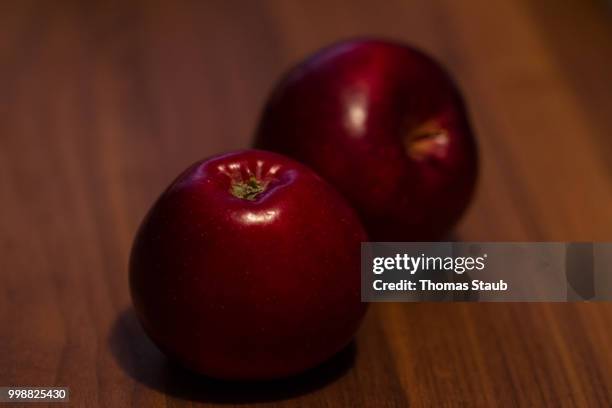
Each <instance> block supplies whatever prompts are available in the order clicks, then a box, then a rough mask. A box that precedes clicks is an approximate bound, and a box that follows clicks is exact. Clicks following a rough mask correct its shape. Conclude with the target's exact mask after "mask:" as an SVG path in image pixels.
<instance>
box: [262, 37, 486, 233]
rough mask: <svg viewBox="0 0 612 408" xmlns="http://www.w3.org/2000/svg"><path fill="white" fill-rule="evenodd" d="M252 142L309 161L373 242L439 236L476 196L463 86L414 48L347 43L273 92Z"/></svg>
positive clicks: (472, 145) (300, 67) (324, 53)
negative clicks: (348, 205) (342, 198)
mask: <svg viewBox="0 0 612 408" xmlns="http://www.w3.org/2000/svg"><path fill="white" fill-rule="evenodd" d="M255 145H256V146H257V147H258V148H262V149H266V150H272V151H276V152H280V153H283V154H286V155H288V156H290V157H293V158H295V159H297V160H298V161H301V162H302V163H305V164H307V165H308V166H310V167H311V168H312V169H314V170H315V171H316V172H317V173H318V174H319V175H321V176H322V177H323V178H325V179H327V181H329V182H330V183H331V184H332V185H334V186H335V187H336V188H337V189H338V190H339V191H340V192H341V193H342V194H343V195H344V196H345V197H346V198H347V199H348V200H349V202H350V203H351V204H352V205H353V207H355V209H357V210H358V212H359V214H360V216H361V218H362V221H363V222H364V224H365V227H366V229H367V230H368V234H369V235H370V237H371V238H372V239H374V240H377V241H417V240H420V241H427V240H435V239H439V238H442V237H443V236H444V235H445V234H447V233H448V232H449V230H450V229H451V227H452V226H453V225H454V224H455V223H456V221H457V220H458V219H459V218H460V216H461V214H462V213H463V212H464V210H465V209H466V207H467V205H468V203H469V201H470V197H471V196H472V193H473V190H474V185H475V182H476V175H477V167H478V166H477V164H478V161H477V152H476V145H475V141H474V137H473V135H472V131H471V130H470V125H469V123H468V119H467V115H466V109H465V107H464V103H463V100H462V98H461V95H460V93H459V91H458V90H457V87H456V86H455V85H454V83H453V81H452V80H451V78H450V77H449V76H448V75H447V73H446V72H445V71H444V70H443V69H442V68H441V67H440V65H439V64H438V63H436V62H435V61H434V60H432V59H431V58H430V57H428V56H426V55H425V54H423V53H421V52H419V51H417V50H415V49H413V48H410V47H408V46H405V45H402V44H397V43H393V42H388V41H379V40H353V41H347V42H341V43H339V44H336V45H333V46H331V47H328V48H325V49H323V50H322V51H320V52H318V53H316V54H314V55H313V56H311V57H310V58H308V59H307V60H305V61H304V62H302V63H300V64H299V65H298V66H297V67H295V68H293V69H292V70H291V71H290V72H289V73H288V74H287V75H286V77H285V78H284V79H283V80H282V82H281V83H280V84H279V85H278V86H277V87H276V89H275V90H274V92H273V94H272V96H271V98H270V100H269V102H268V104H267V106H266V108H265V110H264V113H263V116H262V119H261V123H260V126H259V130H258V134H257V138H256V142H255Z"/></svg>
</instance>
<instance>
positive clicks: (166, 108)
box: [0, 0, 612, 407]
mask: <svg viewBox="0 0 612 408" xmlns="http://www.w3.org/2000/svg"><path fill="white" fill-rule="evenodd" d="M370 34H372V35H377V36H384V37H391V38H397V39H402V40H406V41H409V42H410V43H413V44H415V45H417V46H419V47H422V48H423V49H425V50H427V51H429V52H430V53H431V54H433V55H434V56H436V57H437V58H438V59H440V60H441V61H442V62H443V63H444V64H445V65H446V66H447V67H448V68H449V69H450V70H451V72H452V73H453V74H454V76H455V77H456V78H457V81H458V82H459V84H460V85H461V88H462V89H463V90H464V93H465V95H466V98H467V101H468V103H469V106H470V111H471V116H472V119H473V123H474V126H475V128H476V130H477V132H478V136H479V140H480V149H481V153H482V169H483V171H482V177H481V179H480V184H479V190H478V194H477V197H476V199H475V201H474V203H473V205H472V206H471V208H470V210H469V213H468V214H467V215H466V217H465V218H464V220H463V221H462V223H461V224H460V225H459V227H458V229H457V233H456V234H457V237H458V238H459V239H462V240H596V241H605V240H611V238H612V206H611V203H612V159H611V157H612V138H611V135H612V115H611V113H612V12H611V10H610V8H609V7H608V6H607V5H606V3H605V2H598V1H596V0H592V1H580V0H568V1H565V2H558V1H554V0H542V1H538V2H533V1H529V0H512V1H495V2H490V1H486V0H469V1H454V0H436V1H427V0H422V1H417V0H414V1H389V2H373V1H360V0H356V1H345V2H343V1H302V2H297V1H291V0H288V1H280V0H279V1H276V2H255V1H242V2H238V1H201V2H194V3H186V2H170V1H168V2H164V3H162V2H154V1H144V0H143V1H142V2H140V3H137V2H131V1H105V2H99V3H97V2H86V1H77V0H74V1H65V2H51V1H48V2H43V1H37V2H36V1H14V2H12V1H3V2H2V3H0V206H1V211H0V277H1V281H0V325H1V326H0V327H1V329H0V385H63V386H69V387H70V389H71V391H72V398H71V402H72V404H73V405H74V406H80V407H82V406H95V405H99V406H105V407H115V406H117V407H118V406H125V405H133V406H147V407H153V406H173V407H174V406H188V405H198V403H200V402H202V403H205V404H206V403H216V402H218V403H225V404H228V403H229V404H231V403H268V402H269V403H274V404H277V405H280V406H285V405H295V406H351V407H353V406H406V405H413V406H495V405H499V406H518V405H520V406H545V405H546V406H554V407H556V406H611V405H612V305H610V304H461V303H458V304H399V303H398V304H377V305H375V306H374V307H373V308H372V309H371V312H370V313H369V315H368V317H367V319H366V321H365V323H364V326H363V328H362V330H361V331H360V332H359V335H358V338H357V341H356V345H355V346H353V347H352V348H350V349H348V350H347V351H345V352H344V353H343V354H342V355H340V356H339V357H338V358H336V359H335V360H333V361H332V362H330V363H329V364H327V365H326V366H324V367H322V368H320V369H319V370H316V371H315V372H313V373H310V374H308V375H306V376H302V377H299V378H297V379H294V380H287V381H281V382H276V383H272V384H265V385H253V384H224V383H218V382H214V381H206V380H203V379H197V378H194V377H192V376H190V375H188V374H186V373H185V372H183V371H181V370H179V369H177V368H175V367H173V366H172V365H170V364H168V363H167V362H166V360H165V359H164V358H163V357H162V355H161V354H160V353H159V352H158V351H157V349H156V348H155V347H154V346H153V345H152V344H151V343H150V342H149V341H148V339H147V338H146V337H145V336H144V335H143V333H142V331H141V329H140V328H139V326H138V324H137V322H136V320H135V318H134V315H133V313H132V311H131V309H130V299H129V294H128V288H127V268H126V263H127V258H128V253H129V250H130V245H131V241H132V238H133V236H134V232H135V230H136V228H137V226H138V224H139V222H140V220H141V219H142V217H143V215H144V213H145V211H146V210H147V209H148V207H149V206H150V205H151V203H152V201H153V200H154V199H155V198H156V196H157V195H158V194H159V193H160V192H161V190H162V189H163V188H164V187H165V186H166V185H167V184H168V183H169V182H170V181H171V180H172V179H173V178H174V176H175V175H176V174H177V173H178V172H179V171H180V170H182V169H183V168H184V167H186V166H187V165H188V164H189V163H191V162H193V161H195V160H196V159H199V158H202V157H205V156H208V155H211V154H214V153H217V152H220V151H224V150H229V149H236V148H241V147H245V146H248V144H249V141H250V138H251V135H252V132H253V129H254V126H255V124H256V121H257V119H258V115H259V113H260V108H261V106H262V104H263V103H264V101H265V99H266V97H267V94H268V92H269V91H270V89H271V87H272V86H273V84H274V81H275V80H276V79H277V78H278V77H279V75H280V74H281V73H282V72H283V71H284V70H285V69H286V68H288V67H289V66H290V65H291V64H293V63H295V62H296V61H298V60H299V59H300V58H302V57H303V56H305V55H307V54H308V53H310V52H312V51H314V50H315V49H317V48H318V47H321V46H323V45H325V44H328V43H329V42H331V41H334V40H337V39H341V38H345V37H350V36H353V35H370ZM0 405H1V404H0Z"/></svg>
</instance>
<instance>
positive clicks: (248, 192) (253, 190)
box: [230, 176, 268, 201]
mask: <svg viewBox="0 0 612 408" xmlns="http://www.w3.org/2000/svg"><path fill="white" fill-rule="evenodd" d="M267 185H268V183H265V182H262V181H261V180H258V179H257V178H255V177H254V176H251V177H249V179H248V180H246V181H244V180H240V181H234V182H232V187H231V188H230V193H232V195H233V196H234V197H238V198H242V199H243V200H248V201H255V200H256V199H257V197H258V196H259V195H260V194H261V193H263V192H264V191H266V186H267Z"/></svg>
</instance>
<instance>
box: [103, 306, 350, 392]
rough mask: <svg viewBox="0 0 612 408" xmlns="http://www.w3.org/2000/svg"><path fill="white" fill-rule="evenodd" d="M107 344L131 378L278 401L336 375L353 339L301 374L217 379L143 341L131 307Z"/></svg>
mask: <svg viewBox="0 0 612 408" xmlns="http://www.w3.org/2000/svg"><path fill="white" fill-rule="evenodd" d="M108 343H109V347H110V350H111V352H112V354H113V356H114V358H115V359H116V360H117V362H118V363H119V365H120V367H121V368H122V369H123V370H124V371H125V372H126V373H127V374H128V375H130V376H131V377H132V378H133V379H135V380H136V381H138V382H140V383H142V384H144V385H146V386H147V387H150V388H152V389H156V390H158V391H161V392H164V393H167V394H169V395H172V396H174V397H177V398H181V399H184V400H191V401H202V402H215V403H228V404H236V403H249V402H266V401H278V400H284V399H289V398H292V397H296V396H299V395H303V394H307V393H310V392H313V391H315V390H317V389H320V388H322V387H324V386H326V385H327V384H330V383H332V382H334V381H335V380H337V379H339V378H340V377H342V376H343V375H344V374H345V373H346V372H347V371H348V370H349V369H350V368H351V367H352V366H353V364H354V360H355V355H356V346H355V342H354V341H353V342H351V343H350V344H349V345H348V346H347V347H346V348H345V349H344V350H342V351H340V352H339V353H338V354H336V356H334V357H333V358H332V359H330V360H329V361H327V362H325V363H323V364H322V365H320V366H318V367H316V368H314V369H311V370H309V371H307V372H305V373H303V374H300V375H297V376H294V377H290V378H286V379H281V380H272V381H222V380H216V379H212V378H209V377H205V376H202V375H198V374H196V373H193V372H191V371H188V370H186V369H184V368H183V367H181V366H180V365H178V364H177V363H175V362H173V361H171V360H169V359H167V358H166V357H165V356H164V355H163V354H162V353H161V352H160V351H159V350H158V349H157V347H156V346H155V345H154V344H153V343H152V342H151V341H150V340H149V338H148V337H147V336H146V334H145V333H144V331H143V330H142V328H141V326H140V323H139V322H138V320H137V318H136V314H135V313H134V311H133V309H131V308H129V309H126V310H125V311H123V312H122V313H121V314H119V316H118V317H117V319H116V320H115V322H114V324H113V327H112V329H111V332H110V334H109V338H108Z"/></svg>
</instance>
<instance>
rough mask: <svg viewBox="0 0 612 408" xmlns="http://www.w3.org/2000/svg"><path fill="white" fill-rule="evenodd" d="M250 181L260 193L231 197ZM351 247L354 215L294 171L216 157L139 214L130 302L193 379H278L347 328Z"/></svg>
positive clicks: (359, 314)
mask: <svg viewBox="0 0 612 408" xmlns="http://www.w3.org/2000/svg"><path fill="white" fill-rule="evenodd" d="M252 180H255V181H256V182H257V183H258V185H259V187H261V186H264V185H265V191H263V192H259V194H258V195H257V194H253V193H252V192H251V194H252V195H251V196H249V195H248V194H246V195H244V197H248V198H241V197H239V196H235V195H234V193H233V192H232V191H235V192H237V193H242V194H245V183H246V184H247V185H248V183H250V181H252ZM236 186H238V187H239V188H237V189H236ZM246 192H247V193H249V192H248V191H246ZM249 198H250V199H249ZM362 241H367V237H366V234H365V232H364V229H363V226H362V224H361V222H360V221H359V218H358V216H357V214H356V213H355V211H354V210H353V209H352V208H351V207H350V206H349V205H348V204H347V203H346V201H345V200H344V198H343V197H342V196H341V195H340V194H339V193H338V192H337V191H336V190H335V189H334V188H333V187H331V186H330V185H329V184H328V183H327V182H325V181H324V180H323V179H321V178H320V177H319V176H317V175H316V174H315V173H314V172H313V171H312V170H310V169H309V168H307V167H306V166H303V165H301V164H299V163H298V162H296V161H294V160H291V159H289V158H286V157H284V156H281V155H278V154H275V153H271V152H264V151H257V150H245V151H239V152H234V153H228V154H224V155H219V156H216V157H213V158H210V159H208V160H205V161H201V162H198V163H196V164H194V165H193V166H191V167H190V168H188V169H187V170H186V171H185V172H183V173H182V174H181V175H180V176H179V177H178V178H177V179H176V180H175V181H174V182H173V183H172V184H171V185H170V186H169V187H168V188H167V189H166V191H165V192H164V193H163V194H162V195H161V197H160V198H159V199H158V200H157V202H156V203H155V204H154V206H153V208H152V209H151V210H150V211H149V213H148V214H147V216H146V218H145V220H144V221H143V223H142V225H141V227H140V229H139V231H138V233H137V236H136V238H135V241H134V245H133V248H132V253H131V258H130V273H129V280H130V289H131V295H132V300H133V303H134V307H135V310H136V313H137V315H138V318H139V320H140V322H141V323H142V326H143V327H144V329H145V331H146V333H147V334H148V335H149V336H150V338H151V339H152V340H153V341H154V343H156V344H157V346H158V347H159V348H160V349H161V350H162V351H163V352H164V353H165V354H166V355H168V356H169V357H170V358H172V359H174V360H176V361H178V362H179V363H181V364H182V365H184V366H185V367H187V368H189V369H191V370H193V371H195V372H198V373H200V374H204V375H207V376H210V377H215V378H220V379H229V380H252V379H256V380H261V379H273V378H279V377H285V376H289V375H292V374H296V373H299V372H301V371H304V370H306V369H309V368H311V367H314V366H316V365H318V364H320V363H322V362H323V361H325V360H327V359H328V358H329V357H331V356H332V355H334V354H335V353H336V352H338V351H340V350H341V349H342V348H343V347H344V346H346V345H347V344H348V343H349V341H350V340H351V338H352V337H353V335H354V334H355V332H356V330H357V329H358V327H359V324H360V322H361V320H362V318H363V315H364V313H365V311H366V308H367V304H366V303H362V302H361V294H360V243H361V242H362Z"/></svg>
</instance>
